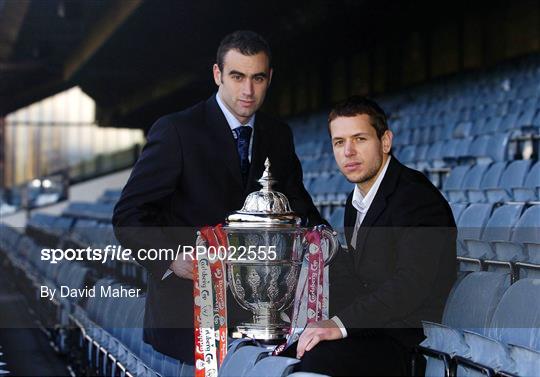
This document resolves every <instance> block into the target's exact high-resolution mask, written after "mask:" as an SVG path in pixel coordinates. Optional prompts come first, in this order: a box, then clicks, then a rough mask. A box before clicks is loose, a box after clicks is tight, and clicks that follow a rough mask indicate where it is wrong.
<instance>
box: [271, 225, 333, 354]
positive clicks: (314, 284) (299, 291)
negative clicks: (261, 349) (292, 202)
mask: <svg viewBox="0 0 540 377" xmlns="http://www.w3.org/2000/svg"><path fill="white" fill-rule="evenodd" d="M305 239H306V241H307V257H306V258H304V259H303V261H302V268H301V270H300V276H299V278H298V285H297V287H296V294H295V298H294V304H293V314H292V318H291V328H290V330H289V335H288V336H287V342H286V343H283V344H281V345H279V346H277V347H276V349H275V350H274V352H273V354H274V355H279V354H280V353H281V352H283V350H285V349H286V348H287V347H288V346H290V345H291V344H293V343H294V342H296V341H297V340H298V338H299V337H300V334H301V333H302V331H303V330H304V328H305V327H306V326H307V325H308V324H310V323H312V322H317V321H320V320H323V319H328V270H325V266H324V250H323V248H322V245H321V233H320V231H319V230H317V229H314V230H311V231H308V232H306V234H305Z"/></svg>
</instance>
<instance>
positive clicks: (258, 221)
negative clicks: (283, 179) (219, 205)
mask: <svg viewBox="0 0 540 377" xmlns="http://www.w3.org/2000/svg"><path fill="white" fill-rule="evenodd" d="M264 166H265V169H264V172H263V175H262V176H261V178H260V179H259V183H260V184H261V186H262V188H261V189H260V190H259V191H254V192H252V193H251V194H249V195H248V196H247V198H246V200H245V202H244V206H243V207H242V209H241V210H239V211H235V212H233V213H231V214H230V215H229V216H227V219H226V220H225V221H226V224H227V227H250V228H251V227H274V226H277V227H291V226H292V227H295V226H297V225H300V222H301V219H300V217H299V216H297V215H295V214H294V212H293V211H292V210H291V206H290V205H289V200H288V199H287V197H286V196H285V195H284V194H282V193H281V192H278V191H274V190H273V189H272V186H273V185H274V184H275V183H276V182H277V181H276V180H275V179H274V178H273V177H272V173H271V172H270V160H269V159H268V158H267V159H266V161H265V162H264Z"/></svg>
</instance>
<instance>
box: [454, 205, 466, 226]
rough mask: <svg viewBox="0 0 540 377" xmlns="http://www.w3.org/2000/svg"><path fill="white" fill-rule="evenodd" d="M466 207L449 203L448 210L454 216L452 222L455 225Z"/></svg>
mask: <svg viewBox="0 0 540 377" xmlns="http://www.w3.org/2000/svg"><path fill="white" fill-rule="evenodd" d="M467 205H468V204H467V203H450V208H451V209H452V214H453V215H454V221H455V222H456V224H458V223H459V218H460V217H461V213H462V212H463V210H464V209H465V208H467Z"/></svg>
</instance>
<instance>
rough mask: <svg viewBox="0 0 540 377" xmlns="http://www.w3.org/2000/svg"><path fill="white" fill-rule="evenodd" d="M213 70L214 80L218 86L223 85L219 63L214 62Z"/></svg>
mask: <svg viewBox="0 0 540 377" xmlns="http://www.w3.org/2000/svg"><path fill="white" fill-rule="evenodd" d="M212 71H213V73H214V82H215V83H216V85H217V86H220V85H221V71H220V70H219V67H218V65H217V64H214V66H213V67H212Z"/></svg>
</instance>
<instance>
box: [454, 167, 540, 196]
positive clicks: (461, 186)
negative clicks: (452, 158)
mask: <svg viewBox="0 0 540 377" xmlns="http://www.w3.org/2000/svg"><path fill="white" fill-rule="evenodd" d="M443 192H444V194H445V195H446V198H447V199H448V200H449V201H450V202H452V203H483V202H489V203H497V202H535V201H540V162H538V161H537V162H535V163H534V161H531V160H515V161H512V162H510V163H506V162H496V163H493V164H474V165H460V166H456V167H455V168H453V169H452V170H451V171H450V173H449V175H448V177H447V178H446V180H445V181H444V183H443Z"/></svg>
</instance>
